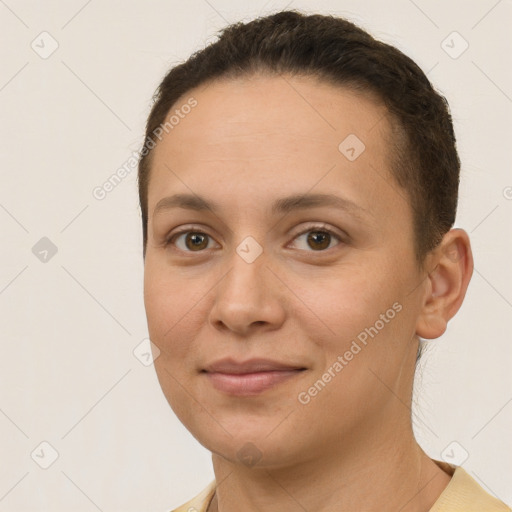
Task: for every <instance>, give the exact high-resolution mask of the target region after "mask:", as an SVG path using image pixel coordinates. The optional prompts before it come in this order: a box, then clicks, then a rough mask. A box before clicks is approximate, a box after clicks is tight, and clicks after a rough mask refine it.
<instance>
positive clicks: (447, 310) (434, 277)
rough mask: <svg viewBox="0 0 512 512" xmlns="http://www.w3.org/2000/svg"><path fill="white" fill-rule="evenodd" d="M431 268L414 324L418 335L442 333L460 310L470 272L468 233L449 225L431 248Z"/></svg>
mask: <svg viewBox="0 0 512 512" xmlns="http://www.w3.org/2000/svg"><path fill="white" fill-rule="evenodd" d="M429 264H430V265H431V267H432V270H430V271H429V272H428V275H427V276H426V285H425V293H424V296H423V303H422V305H421V312H420V315H419V317H418V320H417V324H416V334H417V335H418V336H420V337H421V338H425V339H435V338H438V337H439V336H441V335H442V334H443V333H444V332H445V331H446V327H447V325H448V321H449V320H450V319H451V318H453V317H454V316H455V314H456V313H457V311H458V310H459V308H460V306H461V305H462V302H463V300H464V297H465V295H466V291H467V288H468V285H469V281H470V279H471V275H472V273H473V255H472V252H471V244H470V241H469V236H468V234H467V233H466V232H465V231H464V230H462V229H458V228H457V229H451V230H450V231H448V233H446V234H445V236H444V237H443V240H442V241H441V243H440V244H439V246H438V247H437V248H436V249H434V250H433V251H432V254H431V255H430V263H429Z"/></svg>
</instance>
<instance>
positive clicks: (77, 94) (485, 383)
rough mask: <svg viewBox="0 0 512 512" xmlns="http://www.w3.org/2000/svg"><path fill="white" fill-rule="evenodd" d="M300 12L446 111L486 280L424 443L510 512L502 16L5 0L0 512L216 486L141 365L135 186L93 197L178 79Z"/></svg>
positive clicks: (511, 212) (464, 222)
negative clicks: (239, 31)
mask: <svg viewBox="0 0 512 512" xmlns="http://www.w3.org/2000/svg"><path fill="white" fill-rule="evenodd" d="M288 5H289V6H290V7H291V8H299V9H304V10H307V11H311V12H313V11H315V12H319V13H332V14H339V15H343V16H346V17H348V18H349V19H351V20H353V21H355V22H356V23H359V24H360V25H362V26H363V27H364V28H366V29H368V30H369V31H370V32H371V33H373V34H374V35H375V36H376V37H378V38H380V39H383V40H385V41H386V42H390V43H392V44H395V45H397V46H398V47H399V48H400V49H401V50H402V51H404V52H405V53H406V54H408V55H409V56H410V57H412V58H413V59H415V60H416V61H417V62H418V64H419V65H420V66H421V67H422V68H423V69H424V70H425V72H428V76H429V78H430V79H431V80H432V81H433V83H434V84H435V85H436V87H437V88H438V89H439V90H440V91H441V92H442V93H443V94H445V95H446V96H447V98H448V100H449V102H450V104H451V108H452V113H453V117H454V122H455V128H456V133H457V137H458V147H459V150H460V157H461V160H462V168H463V170H462V183H461V189H460V207H459V213H458V217H457V223H456V226H458V227H462V228H464V229H466V230H467V231H468V233H469V234H470V236H471V239H472V245H473V250H474V256H475V272H474V275H473V279H472V282H471V284H470V287H469V291H468V294H467V298H466V300H465V303H464V304H463V306H462V309H461V310H460V312H459V313H458V315H457V316H456V317H455V319H453V320H452V321H451V323H450V325H449V328H448V331H447V333H446V334H445V335H444V336H443V337H442V338H440V339H439V340H436V341H434V342H431V343H430V344H429V350H428V351H427V353H426V355H425V358H424V361H423V365H422V371H421V372H420V373H418V377H420V378H419V380H418V382H417V388H416V391H417V393H416V405H415V407H414V418H415V431H416V433H417V436H418V439H419V440H420V442H421V444H422V446H423V447H424V448H425V450H426V451H427V453H429V455H431V456H432V457H434V458H437V459H441V458H443V457H444V458H445V459H446V460H449V459H450V457H451V458H452V460H453V461H454V462H458V461H459V462H461V461H462V460H463V459H464V457H465V456H466V452H467V459H466V460H465V461H464V462H463V463H462V465H463V467H464V468H465V469H466V470H467V471H469V473H470V474H471V475H472V476H473V477H474V478H476V480H477V481H479V482H480V484H481V485H482V486H483V487H484V488H485V489H487V490H488V491H489V492H491V493H492V494H495V495H496V496H498V497H499V498H500V499H502V500H504V501H506V502H508V503H512V487H511V485H510V482H511V477H512V456H511V455H512V440H511V436H510V432H511V431H512V376H511V372H510V367H511V359H512V358H511V355H512V343H511V342H512V336H511V333H510V330H511V329H510V319H511V318H512V315H511V313H512V286H511V282H512V279H511V277H512V270H511V264H510V262H511V259H512V236H511V234H512V233H511V232H512V229H511V218H512V188H511V187H512V175H511V172H510V162H511V140H512V139H511V135H512V130H511V120H512V99H511V97H512V76H511V74H512V71H511V69H512V68H511V66H510V55H511V54H512V41H511V38H510V20H511V19H512V2H511V1H510V0H509V1H507V0H502V1H496V0H481V1H472V2H468V1H467V0H457V1H451V2H434V1H425V0H415V1H414V2H413V1H412V0H399V1H394V2H381V1H379V0H371V1H368V0H367V1H356V0H352V1H349V0H337V1H327V0H325V1H316V2H305V1H299V0H294V1H292V2H289V3H288V2H287V1H264V0H252V1H250V2H249V1H245V0H244V1H235V0H208V1H207V0H190V1H187V2H183V1H164V0H153V1H147V2H142V1H139V2H126V1H120V0H117V1H116V0H108V1H99V0H92V1H85V0H73V1H66V2H64V1H61V2H56V1H52V2H50V1H47V2H36V1H35V0H33V1H24V2H23V1H15V0H5V1H1V0H0V33H1V34H2V45H0V55H1V62H2V65H1V67H0V118H1V119H2V122H1V133H0V140H1V144H2V150H1V152H0V169H1V173H2V177H1V180H2V181H1V183H2V186H1V192H0V207H1V208H0V226H1V229H2V251H1V265H0V308H1V312H2V322H1V326H2V327H1V328H2V350H1V357H0V375H1V386H0V439H1V441H0V443H1V463H0V511H22V510H23V511H28V510H34V511H35V510H37V511H43V510H45V511H46V510H52V511H56V512H57V511H70V510H76V511H83V512H88V511H94V510H101V511H140V510H148V511H149V510H155V511H157V510H159V511H165V510H169V509H170V508H172V507H174V506H177V505H179V504H180V503H182V502H184V501H186V500H188V499H189V498H191V497H192V496H194V495H195V494H197V493H198V492H199V491H200V490H201V489H202V488H203V487H204V486H205V485H206V484H207V483H208V482H209V481H210V480H211V479H213V472H212V469H211V461H210V454H209V452H207V451H206V450H205V449H204V448H203V447H202V446H200V445H199V444H198V442H197V441H196V440H195V439H193V438H192V436H191V435H190V434H189V433H188V432H187V431H186V430H185V429H184V427H183V426H182V425H181V424H180V422H179V421H178V420H177V419H176V417H175V416H174V414H173V413H172V411H171V409H170V407H169V406H168V404H167V402H166V400H165V398H164V396H163V394H162V392H161V390H160V387H159V385H158V382H157V379H156V376H155V373H154V368H153V366H152V365H150V366H145V365H144V364H143V363H142V362H141V361H140V360H139V359H137V358H136V357H135V356H134V353H133V351H134V349H135V348H136V347H137V346H138V345H139V344H140V343H141V342H142V340H144V339H145V338H146V337H147V327H146V319H145V313H144V306H143V296H142V279H143V262H142V245H141V244H142V234H141V226H140V213H139V209H138V198H137V191H136V171H135V168H132V169H133V170H132V172H131V173H129V175H128V176H127V177H126V178H125V179H124V180H123V182H122V183H120V184H119V185H118V186H117V187H116V188H115V189H114V190H112V191H111V192H110V193H109V194H108V195H107V196H106V197H105V198H104V199H103V200H98V199H95V197H94V196H93V194H92V191H93V189H94V188H95V187H98V186H101V185H102V184H103V183H104V182H105V181H107V180H108V178H109V177H110V176H111V175H112V174H113V173H114V172H116V170H117V169H118V168H119V167H121V166H122V165H123V164H124V163H125V162H126V161H127V160H128V159H129V157H130V156H131V154H132V152H133V151H137V150H138V149H139V148H140V145H141V143H142V137H143V130H144V123H145V120H146V116H147V114H148V112H149V107H150V100H151V97H152V94H153V92H154V90H155V88H156V86H157V85H158V83H159V81H160V80H161V78H162V77H163V76H164V74H165V73H166V71H167V70H168V69H169V67H170V66H171V65H172V64H174V63H177V62H178V61H180V60H182V59H185V58H186V57H187V56H189V55H190V54H191V53H192V52H193V51H194V50H196V49H199V48H200V47H202V46H203V45H204V44H205V43H207V42H208V41H211V40H213V39H214V36H215V33H216V31H217V30H218V29H220V28H222V27H223V26H225V25H226V24H227V23H228V22H233V21H237V20H240V19H245V20H249V19H252V18H254V17H256V16H257V15H258V14H264V13H270V12H274V11H276V10H280V9H282V8H284V7H286V6H288ZM43 31H47V32H48V33H49V34H50V36H48V35H42V36H41V35H40V34H41V33H42V32H43ZM454 31H456V32H457V33H458V34H459V35H457V34H455V35H454V34H452V32H454ZM54 41H56V42H57V43H58V48H57V50H56V51H55V52H54V53H53V54H51V55H49V56H48V55H47V53H48V52H49V51H50V50H51V49H52V44H54V45H55V42H54ZM443 41H445V42H444V43H443ZM464 41H466V42H467V43H468V44H469V47H468V48H467V50H466V51H465V52H464V53H462V54H460V55H458V54H459V53H460V51H461V50H462V49H463V48H464V45H465V43H464ZM31 45H32V46H33V47H34V49H33V47H32V46H31ZM449 53H451V55H450V54H449ZM454 56H457V58H454ZM43 57H46V58H43ZM43 237H47V238H48V239H50V240H51V242H52V243H53V244H54V245H55V246H56V247H57V249H58V252H57V253H56V254H55V255H54V256H53V257H51V253H48V254H47V255H45V254H44V253H43V252H41V251H44V243H45V242H40V243H41V244H43V246H36V249H38V250H35V252H36V253H38V257H36V255H35V254H34V253H33V250H32V248H33V247H34V246H35V245H36V244H37V243H38V241H40V239H41V238H43ZM46 243H47V242H46ZM41 247H43V248H42V249H41ZM38 251H39V252H38ZM45 256H46V261H41V259H40V258H43V260H44V258H45ZM142 348H143V347H142ZM137 353H139V355H140V354H143V353H144V351H143V350H142V349H141V352H137ZM140 358H141V359H142V360H144V357H143V355H142V356H140ZM454 441H455V442H456V443H455V444H453V442H454ZM42 442H46V443H49V445H51V447H50V446H48V445H46V444H43V445H41V444H40V443H42ZM53 450H55V451H56V452H57V453H58V458H57V459H56V460H55V461H54V462H53V463H52V464H51V465H50V466H49V467H48V468H47V469H43V468H42V467H41V465H43V466H44V465H48V464H49V463H50V462H52V455H53V454H54V452H53Z"/></svg>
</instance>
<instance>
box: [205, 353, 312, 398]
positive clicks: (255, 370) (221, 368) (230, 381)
mask: <svg viewBox="0 0 512 512" xmlns="http://www.w3.org/2000/svg"><path fill="white" fill-rule="evenodd" d="M304 370H306V368H304V367H303V366H298V365H293V364H287V363H281V362H279V361H272V360H269V359H250V360H248V361H240V362H237V361H235V360H234V359H231V358H227V359H221V360H219V361H216V362H215V363H212V364H211V365H208V366H207V367H206V368H204V369H203V370H202V373H204V374H205V375H206V377H207V378H208V379H209V381H210V382H211V384H212V385H213V387H214V388H215V389H217V390H218V391H222V392H224V393H227V394H230V395H237V396H254V395H258V394H260V393H262V392H263V391H265V390H267V389H270V388H273V387H274V386H277V385H279V384H281V383H283V382H285V381H287V380H289V379H291V378H293V377H295V376H297V375H300V374H301V373H302V372H303V371H304Z"/></svg>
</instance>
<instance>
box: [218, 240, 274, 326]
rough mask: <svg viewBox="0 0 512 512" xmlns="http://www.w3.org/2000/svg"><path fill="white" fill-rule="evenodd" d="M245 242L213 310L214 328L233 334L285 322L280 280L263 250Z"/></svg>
mask: <svg viewBox="0 0 512 512" xmlns="http://www.w3.org/2000/svg"><path fill="white" fill-rule="evenodd" d="M256 244H257V242H256V241H255V240H254V239H253V240H247V239H244V240H243V241H242V242H241V243H240V244H239V245H238V246H237V247H236V248H235V250H234V251H233V253H232V256H231V257H230V258H229V270H228V272H227V274H226V275H225V276H224V279H222V281H221V282H220V283H219V286H218V287H217V288H216V293H215V303H214V305H213V308H212V310H211V321H212V323H213V324H217V325H218V324H224V326H226V327H228V328H229V329H231V330H233V331H238V332H242V331H246V330H247V329H248V328H249V327H250V326H251V325H252V324H256V323H258V324H260V323H266V324H279V323H280V322H281V321H282V320H283V318H284V311H283V307H282V303H281V302H282V301H280V300H279V297H278V295H279V293H280V292H279V290H278V289H277V287H276V286H273V285H272V283H271V281H272V280H274V281H275V280H276V278H275V276H274V275H273V273H272V272H271V271H270V270H269V269H268V268H267V263H268V258H267V255H266V253H265V252H263V248H262V247H261V246H259V244H258V246H259V248H258V246H257V245H256Z"/></svg>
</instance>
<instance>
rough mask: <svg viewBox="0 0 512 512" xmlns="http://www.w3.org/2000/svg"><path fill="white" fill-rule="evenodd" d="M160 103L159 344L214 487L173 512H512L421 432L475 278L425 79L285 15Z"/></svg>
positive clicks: (142, 181) (448, 151) (330, 22)
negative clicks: (430, 355) (426, 393)
mask: <svg viewBox="0 0 512 512" xmlns="http://www.w3.org/2000/svg"><path fill="white" fill-rule="evenodd" d="M155 99H156V102H155V104H154V106H153V109H152V111H151V113H150V116H149V119H148V123H147V130H146V139H145V141H146V142H145V145H144V148H143V150H142V152H141V160H140V164H139V194H140V202H141V209H142V221H143V234H144V260H145V282H144V294H145V296H144V299H145V306H146V313H147V319H148V328H149V334H150V338H151V340H152V342H153V343H154V344H155V345H156V346H157V347H158V349H159V350H160V356H159V357H158V358H157V359H156V360H155V367H156V371H157V375H158V379H159V382H160V384H161V386H162V389H163V392H164V394H165V396H166V397H167V399H168V401H169V404H170V405H171V407H172V409H173V410H174V412H175V413H176V415H177V416H178V418H179V419H180V420H181V421H182V423H183V424H184V425H185V427H186V428H187V429H188V430H189V431H190V432H191V433H192V435H194V436H195V437H196V439H197V440H198V441H199V442H200V443H201V444H202V445H203V446H205V447H206V448H207V449H208V450H210V451H211V452H212V461H213V467H214V472H215V481H214V482H212V483H211V484H210V485H209V486H208V488H207V489H205V490H204V491H203V493H201V494H200V495H199V496H198V497H196V498H195V499H194V500H192V501H190V502H188V503H186V504H185V505H183V506H182V507H180V508H178V509H177V510H178V511H185V510H188V511H192V510H194V511H195V510H197V511H206V510H208V511H210V512H214V511H220V512H231V511H234V510H237V511H239V510H243V511H244V512H250V511H256V510H265V511H274V510H276V511H277V510H279V511H283V510H308V511H315V512H327V511H340V510H349V511H362V510H364V511H374V510H375V511H377V510H378V511H380V512H382V511H385V510H389V511H397V510H400V511H402V512H413V511H415V512H417V511H429V510H430V511H436V512H440V511H443V512H444V511H455V510H461V511H462V510H464V511H465V512H467V511H469V510H480V511H482V510H485V511H486V512H489V511H505V510H511V509H510V508H508V507H507V506H506V505H505V504H504V503H502V502H500V501H498V500H496V499H495V498H493V497H491V496H490V495H489V494H488V493H486V492H485V491H484V490H483V489H482V488H481V487H480V486H479V485H478V484H477V483H476V481H475V480H473V478H472V477H470V476H469V475H468V474H467V473H466V472H465V471H464V470H463V468H461V467H456V466H454V465H450V464H447V463H444V462H441V461H436V460H433V459H431V458H430V457H429V456H428V455H427V454H426V453H425V452H424V451H423V450H422V449H421V447H420V446H419V445H418V443H417V442H416V440H415V438H414V434H413V430H412V425H411V416H410V413H411V409H410V406H411V397H412V386H413V378H414V370H415V363H416V361H417V358H418V357H419V355H420V350H419V348H420V338H425V339H434V338H437V337H439V336H441V335H442V334H443V332H444V331H445V330H446V326H447V322H448V321H449V320H450V319H451V318H452V317H453V316H454V315H455V314H456V312H457V311H458V309H459V308H460V306H461V304H462V301H463V299H464V296H465V293H466V290H467V287H468V284H469V281H470V278H471V274H472V271H473V259H472V253H471V247H470V241H469V238H468V235H467V233H466V232H465V231H464V230H461V229H453V228H452V226H453V223H454V220H455V214H456V208H457V194H458V182H459V168H460V162H459V158H458V155H457V150H456V146H455V137H454V133H453V127H452V122H451V116H450V113H449V111H448V108H447V104H446V101H445V100H444V98H443V97H442V96H440V95H439V94H438V93H436V92H435V90H434V89H433V88H432V86H431V84H430V83H429V81H428V79H427V78H426V76H425V75H424V73H423V72H422V71H421V70H420V69H419V67H418V66H417V65H416V64H415V63H414V62H412V61H411V60H410V59H409V58H408V57H406V56H405V55H403V54H402V53H401V52H400V51H398V50H397V49H396V48H393V47H392V46H389V45H386V44H384V43H381V42H378V41H376V40H375V39H373V38H372V37H371V36H370V35H369V34H367V33H366V32H364V31H363V30H362V29H360V28H358V27H356V26H355V25H353V24H352V23H349V22H348V21H346V20H343V19H340V18H334V17H330V16H320V15H313V16H306V15H302V14H300V13H298V12H295V11H286V12H281V13H278V14H275V15H272V16H268V17H265V18H260V19H257V20H255V21H252V22H250V23H247V24H235V25H233V26H231V27H228V28H227V29H225V30H224V31H223V33H222V35H221V37H220V39H219V40H218V41H217V42H215V43H214V44H212V45H210V46H208V47H206V48H205V49H204V50H201V51H199V52H197V53H196V54H194V55H193V56H192V57H191V58H190V59H189V60H188V61H187V62H185V63H184V64H181V65H179V66H176V67H175V68H174V69H172V70H171V71H170V72H169V74H168V75H167V76H166V77H165V78H164V80H163V81H162V83H161V84H160V87H159V89H158V93H157V95H156V98H155Z"/></svg>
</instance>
